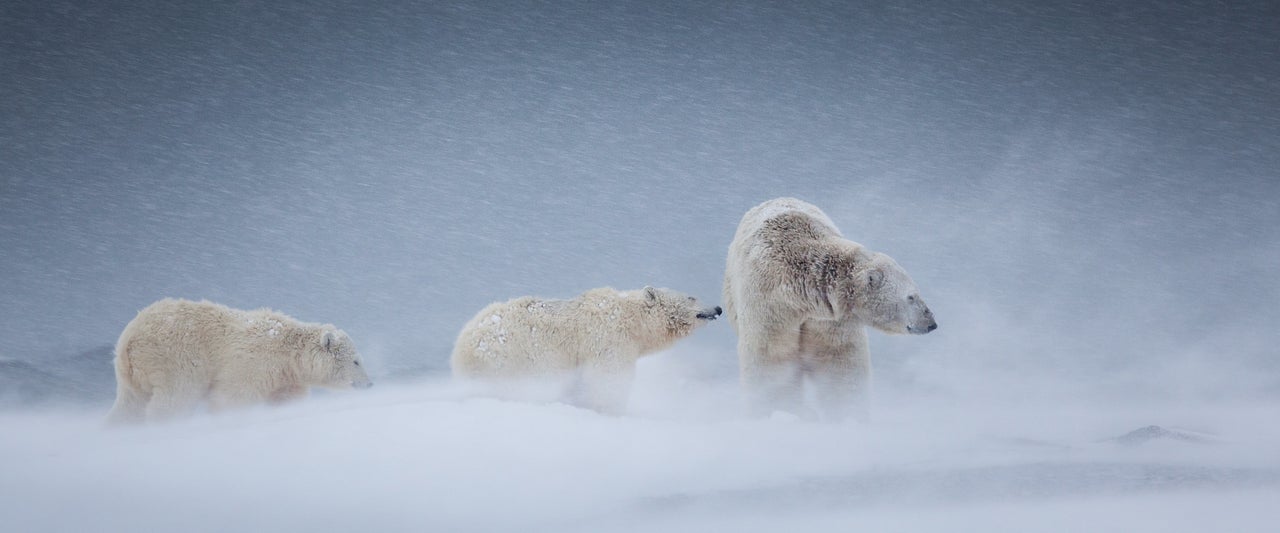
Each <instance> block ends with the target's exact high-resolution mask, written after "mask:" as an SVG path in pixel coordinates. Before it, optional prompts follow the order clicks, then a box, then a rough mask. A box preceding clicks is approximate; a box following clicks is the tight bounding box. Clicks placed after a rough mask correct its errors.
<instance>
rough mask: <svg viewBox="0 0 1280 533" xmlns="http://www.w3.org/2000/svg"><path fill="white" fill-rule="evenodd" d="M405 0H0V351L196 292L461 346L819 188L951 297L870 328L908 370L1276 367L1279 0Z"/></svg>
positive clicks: (426, 366)
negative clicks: (478, 325)
mask: <svg viewBox="0 0 1280 533" xmlns="http://www.w3.org/2000/svg"><path fill="white" fill-rule="evenodd" d="M406 4H408V3H404V2H381V1H373V2H355V3H352V4H351V5H350V6H347V5H344V4H342V3H339V2H332V1H325V2H315V3H307V2H261V3H253V2H248V3H236V4H233V5H223V4H219V3H210V2H159V3H154V4H144V3H140V2H70V3H68V2H46V1H41V2H6V3H4V4H3V6H0V72H4V75H3V76H0V295H3V298H0V324H2V325H3V327H0V331H3V333H0V335H3V338H2V339H0V340H2V341H3V342H2V343H0V357H12V358H19V359H29V360H33V361H41V360H48V359H51V358H57V357H64V356H68V355H72V354H74V353H76V352H77V351H81V350H85V349H89V348H94V347H98V346H103V345H109V344H113V343H114V342H115V339H116V337H117V335H118V334H119V331H120V330H121V329H122V328H123V327H124V325H125V323H127V322H128V321H129V320H130V319H131V318H132V317H133V315H134V314H135V313H136V311H137V310H138V309H141V308H142V307H144V306H146V305H147V304H149V303H150V302H152V301H154V300H156V299H159V298H162V297H166V296H175V297H187V298H196V299H198V298H208V299H211V300H215V301H218V302H221V303H225V304H228V305H232V306H235V307H246V308H252V307H263V306H267V307H273V308H276V309H279V310H281V311H284V312H286V313H289V314H291V315H293V316H295V317H297V318H299V319H301V320H305V321H311V322H332V323H334V324H337V325H338V326H340V327H342V328H344V329H346V330H347V331H348V332H349V333H351V334H352V336H353V338H354V339H355V340H356V343H357V345H358V346H360V347H361V349H362V350H363V351H364V352H365V354H366V357H367V358H369V359H370V360H372V362H373V364H374V366H375V369H377V370H379V371H380V372H381V373H383V374H395V373H397V372H416V371H430V370H432V369H435V370H439V369H442V368H443V367H444V365H446V364H447V363H446V362H447V358H448V352H449V350H450V348H451V346H452V343H453V340H454V337H455V335H456V333H457V330H458V329H459V328H460V327H461V326H462V324H463V323H464V322H465V321H466V320H467V319H468V318H469V317H470V316H471V315H472V314H473V313H474V312H475V311H477V310H478V309H479V308H480V307H482V306H483V305H485V304H486V303H488V302H490V301H494V300H504V299H507V298H511V297H515V296H520V295H524V294H536V295H541V296H547V297H569V296H572V295H574V294H577V293H579V292H581V291H583V290H585V289H588V288H591V287H595V286H602V285H612V286H615V287H618V288H636V287H640V286H643V285H646V284H649V285H655V286H667V287H671V288H674V289H677V290H681V291H685V292H689V293H692V294H694V295H696V296H699V297H700V298H703V299H704V300H708V301H718V300H719V292H720V281H721V276H722V273H723V268H724V256H725V253H726V250H727V246H728V244H729V240H730V239H731V237H732V235H733V231H734V228H735V226H736V224H737V222H738V219H739V218H740V217H741V214H742V213H743V212H744V211H746V210H747V209H748V208H750V207H751V206H753V205H755V204H757V203H759V202H761V201H764V200H767V199H769V198H773V197H778V196H796V197H799V198H802V199H805V200H808V201H810V202H813V203H815V204H817V205H818V206H819V207H821V208H823V209H824V210H826V211H827V213H828V214H829V215H830V216H831V218H833V219H834V220H835V222H836V223H837V224H838V225H839V226H840V227H841V229H842V230H843V231H844V233H845V234H846V236H848V237H849V238H851V239H853V240H855V241H859V242H862V243H863V244H866V245H868V246H870V247H871V248H873V249H876V250H879V251H883V252H886V253H888V254H890V255H891V256H893V257H895V258H897V259H898V261H899V262H900V263H901V264H902V265H903V266H904V267H905V268H906V269H907V270H908V271H909V272H911V274H912V275H913V277H914V278H915V279H916V281H917V282H918V284H919V285H920V287H921V289H922V292H923V294H924V296H925V298H926V299H928V300H929V301H930V304H931V306H932V307H933V308H934V310H935V312H936V313H937V315H938V320H939V323H940V325H941V328H940V329H939V331H938V332H936V333H935V334H932V335H930V336H927V337H923V338H916V339H910V340H905V339H888V338H885V337H881V336H877V337H875V338H873V353H874V354H875V355H874V357H875V358H876V360H877V365H880V366H881V368H887V369H888V370H889V371H890V376H893V375H897V376H898V377H899V378H901V379H904V380H922V381H928V379H931V378H930V377H929V376H932V375H934V374H932V373H931V372H941V369H946V368H951V366H949V365H955V364H958V363H957V361H958V360H970V361H973V362H972V363H967V364H973V365H978V366H982V365H985V366H987V367H991V368H1001V369H1005V370H1013V371H1023V370H1025V371H1039V372H1043V373H1065V374H1067V375H1071V374H1072V373H1075V374H1078V375H1085V376H1090V375H1098V374H1095V373H1094V372H1096V371H1098V370H1099V369H1127V370H1129V371H1131V373H1132V374H1133V375H1135V376H1137V375H1144V374H1145V373H1147V372H1148V371H1149V370H1150V369H1152V368H1164V369H1167V368H1168V366H1169V365H1171V364H1186V365H1187V368H1189V369H1190V370H1188V371H1187V372H1190V373H1191V374H1192V375H1193V378H1191V379H1192V383H1193V386H1192V387H1191V388H1197V390H1198V388H1207V389H1209V390H1211V391H1217V390H1231V389H1233V388H1237V387H1238V384H1237V383H1236V380H1235V378H1236V377H1240V376H1249V379H1250V380H1252V381H1250V382H1249V384H1248V387H1249V388H1250V390H1253V389H1256V390H1258V391H1263V392H1266V391H1269V392H1270V393H1275V392H1276V391H1277V390H1278V388H1280V383H1278V381H1277V378H1276V377H1275V376H1276V374H1277V373H1276V372H1275V371H1276V369H1277V363H1276V360H1277V358H1276V357H1275V355H1276V354H1275V348H1274V346H1276V345H1277V343H1280V338H1278V335H1277V333H1276V331H1277V328H1276V327H1275V324H1274V320H1273V318H1272V317H1273V316H1274V308H1275V306H1276V303H1277V302H1280V274H1278V273H1277V272H1280V269H1277V265H1278V264H1280V229H1277V228H1280V176H1278V175H1277V173H1278V171H1277V169H1280V37H1278V36H1277V33H1278V32H1277V31H1276V28H1277V27H1278V24H1280V14H1278V13H1277V9H1278V8H1277V7H1275V6H1276V4H1275V3H1273V2H1255V3H1253V4H1248V3H1244V2H1232V3H1229V4H1226V5H1224V4H1220V3H1213V2H1199V3H1197V2H1177V3H1171V2H1152V3H1114V2H1096V3H1091V2H1075V3H1060V4H1054V5H1039V4H1037V5H1035V6H1031V5H1030V4H1026V3H1024V2H983V3H981V5H954V6H953V5H951V3H945V2H887V3H871V4H868V5H861V4H859V3H852V4H850V3H846V2H796V3H789V2H783V3H772V2H769V3H764V2H634V3H630V2H624V3H609V4H608V5H605V4H602V3H598V2H585V1H584V2H539V3H529V2H512V3H510V5H506V6H504V5H500V4H499V3H496V2H475V3H447V4H446V3H435V2H431V3H421V4H414V5H406ZM1146 4H1149V5H1146ZM714 326H715V327H714V328H707V329H706V331H704V332H700V333H699V334H698V336H696V337H695V338H694V339H690V340H689V341H688V342H690V343H693V345H694V346H699V347H701V348H702V351H703V352H705V353H706V354H707V355H706V356H705V358H706V359H707V366H708V367H709V368H713V369H727V368H731V367H732V365H733V364H734V360H733V343H734V339H733V336H732V332H731V330H730V329H729V327H728V325H727V324H715V325H714ZM1171 361H1172V362H1171ZM1179 361H1180V362H1182V363H1177V362H1179ZM1208 362H1212V364H1214V365H1220V366H1225V367H1230V368H1231V371H1230V372H1229V373H1228V374H1227V375H1224V376H1220V377H1217V378H1215V377H1214V376H1212V375H1204V374H1201V373H1200V372H1199V369H1200V368H1201V367H1200V364H1201V363H1206V364H1207V363H1208ZM912 365H915V366H912ZM935 365H936V368H935ZM930 369H933V370H930ZM726 372H728V371H727V370H726ZM1197 379H1203V380H1207V381H1206V382H1205V383H1196V382H1195V380H1197ZM1214 379H1219V380H1220V381H1217V382H1215V381H1213V380H1214ZM1255 382H1256V383H1255Z"/></svg>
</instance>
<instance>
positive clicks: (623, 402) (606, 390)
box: [580, 355, 636, 416]
mask: <svg viewBox="0 0 1280 533" xmlns="http://www.w3.org/2000/svg"><path fill="white" fill-rule="evenodd" d="M635 376H636V364H635V361H634V360H632V359H629V358H625V359H624V358H621V357H618V356H612V357H611V356H608V355H604V356H602V357H600V358H598V360H596V361H590V362H588V363H587V364H586V365H585V366H584V367H583V369H582V378H581V379H582V387H581V395H582V396H581V398H580V403H581V404H582V406H583V407H587V408H589V409H594V410H595V411H597V412H600V413H604V414H608V415H615V416H617V415H622V414H625V413H626V411H627V403H628V402H629V401H630V400H631V383H632V382H633V381H634V380H635Z"/></svg>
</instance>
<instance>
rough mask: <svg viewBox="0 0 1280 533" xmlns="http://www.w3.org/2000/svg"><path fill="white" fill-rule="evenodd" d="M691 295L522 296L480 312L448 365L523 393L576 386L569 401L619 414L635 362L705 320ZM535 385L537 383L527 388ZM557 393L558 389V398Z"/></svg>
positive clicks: (597, 292)
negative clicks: (539, 385) (548, 384)
mask: <svg viewBox="0 0 1280 533" xmlns="http://www.w3.org/2000/svg"><path fill="white" fill-rule="evenodd" d="M700 313H701V314H704V315H705V314H707V313H711V316H714V315H715V310H709V309H704V308H702V307H700V306H699V305H698V302H697V301H696V300H694V299H693V298H691V297H689V296H686V295H684V294H680V293H678V292H675V291H670V290H666V289H653V288H651V287H645V288H644V289H642V290H638V291H627V292H621V291H617V290H614V289H612V288H608V287H605V288H599V289H592V290H589V291H587V292H585V293H583V294H582V295H580V296H578V297H577V298H574V299H571V300H544V299H539V298H534V297H528V296H526V297H522V298H516V299H514V300H509V301H506V302H500V303H494V304H490V305H489V306H487V307H485V308H484V309H482V310H481V311H480V312H479V313H477V314H476V315H475V317H474V318H472V319H471V321H470V322H468V323H467V325H466V326H464V327H463V328H462V331H461V333H459V335H458V340H457V342H456V343H455V344H454V348H453V356H452V359H451V365H452V367H453V374H454V376H455V377H457V378H460V379H463V380H469V381H480V382H484V383H485V384H487V385H490V386H493V385H496V386H497V387H496V389H495V390H494V392H497V393H499V394H503V395H510V394H511V393H512V392H513V391H514V390H517V389H520V390H523V391H527V390H529V388H530V381H533V382H535V383H536V382H543V383H546V382H551V383H552V384H553V386H554V387H556V388H557V389H559V387H560V386H561V385H563V384H566V383H573V384H574V385H576V386H577V387H578V390H577V391H576V392H577V393H576V394H574V396H576V397H575V398H571V401H573V402H574V403H578V404H580V405H582V406H585V407H588V408H591V409H595V410H597V411H601V412H605V413H612V414H617V413H621V412H623V411H624V410H625V408H626V404H627V400H628V399H629V396H630V392H631V382H632V380H633V378H634V375H635V362H636V359H638V358H640V357H641V356H643V355H647V354H650V353H653V352H656V351H659V350H662V349H664V348H667V347H669V346H670V345H671V344H672V343H674V342H675V341H677V340H679V339H681V338H684V337H685V336H687V335H689V334H690V333H692V332H693V330H694V329H695V328H696V327H697V326H699V325H701V324H702V323H703V322H704V321H705V320H704V319H700V318H698V315H699V314H700ZM532 387H533V388H536V387H537V386H536V385H533V386H532ZM561 392H563V391H559V390H557V395H560V393H561Z"/></svg>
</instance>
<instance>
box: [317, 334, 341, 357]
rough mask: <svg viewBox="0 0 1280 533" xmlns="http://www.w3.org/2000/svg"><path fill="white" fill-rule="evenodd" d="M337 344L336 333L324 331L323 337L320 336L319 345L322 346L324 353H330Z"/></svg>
mask: <svg viewBox="0 0 1280 533" xmlns="http://www.w3.org/2000/svg"><path fill="white" fill-rule="evenodd" d="M337 344H338V333H337V332H335V331H333V330H331V329H326V330H324V335H321V336H320V345H321V346H324V350H325V351H326V352H332V351H333V349H334V347H336V346H337Z"/></svg>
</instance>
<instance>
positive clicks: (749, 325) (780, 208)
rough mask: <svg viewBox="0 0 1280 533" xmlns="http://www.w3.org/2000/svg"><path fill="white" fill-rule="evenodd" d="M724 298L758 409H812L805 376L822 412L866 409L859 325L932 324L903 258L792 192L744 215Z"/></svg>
mask: <svg viewBox="0 0 1280 533" xmlns="http://www.w3.org/2000/svg"><path fill="white" fill-rule="evenodd" d="M724 303H725V315H726V316H728V318H729V323H730V324H731V325H732V326H733V327H734V330H735V331H737V333H738V362H739V368H740V371H741V380H742V386H743V389H744V392H745V393H746V395H747V400H748V403H749V407H750V409H751V410H752V411H753V412H754V413H756V414H769V413H770V412H772V411H773V410H775V409H781V410H785V411H791V412H794V413H797V414H802V415H804V414H809V413H808V411H807V410H806V409H805V407H804V405H803V403H804V402H803V397H804V394H803V383H804V380H805V379H806V378H808V379H809V380H810V381H811V382H812V384H813V386H814V389H815V392H816V397H817V400H818V402H819V406H820V408H821V409H822V414H823V415H824V416H826V417H827V418H830V419H840V418H843V417H844V416H845V415H846V414H847V411H848V410H849V409H851V408H852V409H855V410H856V414H857V415H858V416H859V417H860V418H864V419H865V418H866V417H867V412H868V407H867V396H868V391H869V387H870V382H871V357H870V353H869V352H868V350H867V334H866V326H868V325H869V326H873V327H875V328H877V329H880V330H882V331H885V332H887V333H908V332H910V333H927V332H928V331H931V330H932V329H933V328H934V327H936V322H934V320H933V314H932V312H931V311H929V308H928V306H927V305H925V303H924V300H923V299H921V298H920V295H919V291H918V290H917V289H916V285H915V282H913V281H912V280H911V277H910V276H908V275H907V273H906V271H904V270H903V269H902V267H900V266H898V264H897V263H896V262H895V261H894V260H893V259H892V258H890V257H888V256H886V255H884V254H880V253H876V252H872V251H870V250H867V249H866V248H865V247H863V246H862V245H860V244H858V243H856V242H853V241H850V240H847V239H845V238H844V237H843V236H842V235H841V233H840V230H838V229H837V228H836V227H835V224H834V223H832V221H831V219H830V218H828V217H827V215H826V214H824V213H823V212H822V211H821V210H820V209H818V208H817V207H815V206H813V205H811V204H808V203H805V202H802V201H800V200H796V199H794V198H778V199H774V200H769V201H767V202H764V203H762V204H760V205H758V206H756V207H754V208H752V209H750V210H748V211H747V213H746V214H745V215H744V216H743V217H742V221H741V223H740V224H739V225H738V231H737V234H736V235H735V236H734V239H733V243H732V244H730V245H729V256H728V261H727V265H726V267H725V277H724Z"/></svg>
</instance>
